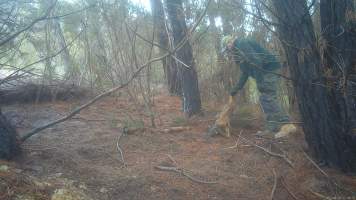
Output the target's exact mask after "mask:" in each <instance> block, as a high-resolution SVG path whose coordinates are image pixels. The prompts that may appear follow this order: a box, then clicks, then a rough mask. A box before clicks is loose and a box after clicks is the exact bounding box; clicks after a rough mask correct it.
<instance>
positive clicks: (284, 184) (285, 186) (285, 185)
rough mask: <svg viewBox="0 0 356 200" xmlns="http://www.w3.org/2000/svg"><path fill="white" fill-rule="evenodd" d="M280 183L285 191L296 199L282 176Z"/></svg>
mask: <svg viewBox="0 0 356 200" xmlns="http://www.w3.org/2000/svg"><path fill="white" fill-rule="evenodd" d="M281 183H282V185H283V187H284V188H285V189H286V190H287V192H288V193H289V194H290V196H292V197H293V199H294V200H298V198H297V197H296V196H295V194H293V192H292V191H290V189H289V188H288V186H287V184H286V183H285V181H284V178H283V177H281Z"/></svg>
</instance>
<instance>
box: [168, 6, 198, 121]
mask: <svg viewBox="0 0 356 200" xmlns="http://www.w3.org/2000/svg"><path fill="white" fill-rule="evenodd" d="M167 9H168V10H167V11H168V15H169V18H170V22H171V26H172V31H173V39H174V45H177V44H179V43H180V42H181V41H182V40H183V39H184V37H185V36H186V35H187V25H186V22H185V15H184V13H183V6H182V0H167ZM177 58H178V59H179V60H180V61H181V62H182V63H179V65H178V72H179V78H180V81H181V84H182V92H183V93H182V99H183V112H184V113H185V114H186V115H187V116H188V117H190V116H192V115H194V114H197V113H199V112H200V111H201V100H200V93H199V86H198V76H197V72H196V70H195V63H194V59H193V50H192V47H191V45H190V43H189V42H186V43H185V44H184V46H183V47H182V48H181V49H180V50H178V51H177ZM183 63H184V64H183Z"/></svg>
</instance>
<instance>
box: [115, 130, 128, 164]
mask: <svg viewBox="0 0 356 200" xmlns="http://www.w3.org/2000/svg"><path fill="white" fill-rule="evenodd" d="M123 134H124V133H123V132H122V133H121V134H120V135H119V136H118V137H117V142H116V149H117V151H118V152H119V153H120V157H121V158H120V161H121V162H122V164H124V166H126V162H125V159H124V152H123V151H122V149H121V147H120V144H119V143H120V139H121V137H122V135H123Z"/></svg>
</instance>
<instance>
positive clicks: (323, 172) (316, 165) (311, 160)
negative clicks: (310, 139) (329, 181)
mask: <svg viewBox="0 0 356 200" xmlns="http://www.w3.org/2000/svg"><path fill="white" fill-rule="evenodd" d="M303 154H304V156H305V157H306V158H307V159H308V160H309V161H310V162H311V163H312V164H313V165H314V167H315V168H317V169H318V170H319V171H320V172H321V173H322V174H323V175H324V176H325V177H326V178H330V177H329V175H328V174H327V173H326V172H325V171H324V170H322V169H321V168H320V167H319V166H318V164H316V163H315V162H314V160H313V159H311V158H310V157H309V156H308V154H307V153H306V152H305V151H303Z"/></svg>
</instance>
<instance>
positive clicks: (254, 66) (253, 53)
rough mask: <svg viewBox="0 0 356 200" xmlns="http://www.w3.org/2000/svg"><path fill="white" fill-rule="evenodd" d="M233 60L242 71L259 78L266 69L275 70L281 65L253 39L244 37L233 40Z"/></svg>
mask: <svg viewBox="0 0 356 200" xmlns="http://www.w3.org/2000/svg"><path fill="white" fill-rule="evenodd" d="M233 46H234V50H233V51H234V53H233V56H234V60H235V61H236V63H238V64H239V65H240V67H241V70H242V71H245V72H248V74H249V76H252V77H253V78H255V79H259V78H260V77H261V76H262V75H263V74H265V73H266V72H268V71H275V70H277V69H279V68H280V67H281V65H280V64H279V62H278V60H277V59H276V57H275V56H274V55H272V54H271V53H270V52H269V51H268V50H267V49H265V48H263V47H262V46H261V45H260V44H258V43H257V42H256V41H255V40H252V39H249V38H246V39H238V40H235V41H234V45H233Z"/></svg>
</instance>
